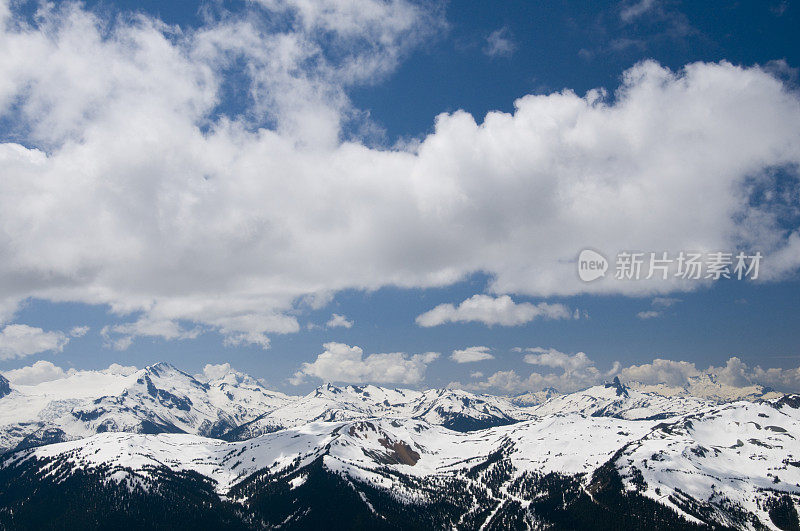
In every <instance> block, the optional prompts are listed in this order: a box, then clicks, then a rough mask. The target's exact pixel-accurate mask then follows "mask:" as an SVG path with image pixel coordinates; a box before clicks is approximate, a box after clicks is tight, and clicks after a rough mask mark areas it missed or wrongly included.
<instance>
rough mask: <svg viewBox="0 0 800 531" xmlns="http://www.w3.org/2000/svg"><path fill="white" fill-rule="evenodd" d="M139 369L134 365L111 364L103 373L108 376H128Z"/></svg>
mask: <svg viewBox="0 0 800 531" xmlns="http://www.w3.org/2000/svg"><path fill="white" fill-rule="evenodd" d="M138 370H139V369H138V368H137V367H136V366H134V365H120V364H119V363H112V364H111V365H109V366H108V369H105V370H104V372H106V373H108V374H121V375H122V376H130V375H131V374H133V373H135V372H136V371H138Z"/></svg>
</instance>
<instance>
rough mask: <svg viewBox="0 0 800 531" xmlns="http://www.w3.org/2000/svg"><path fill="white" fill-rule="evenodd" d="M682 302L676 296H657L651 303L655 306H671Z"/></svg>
mask: <svg viewBox="0 0 800 531" xmlns="http://www.w3.org/2000/svg"><path fill="white" fill-rule="evenodd" d="M679 302H681V300H680V299H676V298H674V297H655V298H654V299H653V302H652V303H651V304H652V305H653V307H654V308H670V307H672V306H675V305H676V304H678V303H679Z"/></svg>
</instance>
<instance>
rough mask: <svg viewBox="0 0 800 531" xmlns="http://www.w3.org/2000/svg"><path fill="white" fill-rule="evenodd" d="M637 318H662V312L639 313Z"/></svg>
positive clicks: (648, 311)
mask: <svg viewBox="0 0 800 531" xmlns="http://www.w3.org/2000/svg"><path fill="white" fill-rule="evenodd" d="M636 317H638V318H639V319H655V318H656V317H661V312H659V311H657V310H645V311H643V312H639V313H637V314H636Z"/></svg>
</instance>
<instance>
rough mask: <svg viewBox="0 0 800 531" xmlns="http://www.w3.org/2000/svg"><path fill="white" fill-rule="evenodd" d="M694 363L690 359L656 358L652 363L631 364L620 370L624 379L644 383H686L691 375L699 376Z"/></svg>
mask: <svg viewBox="0 0 800 531" xmlns="http://www.w3.org/2000/svg"><path fill="white" fill-rule="evenodd" d="M699 374H700V371H698V370H697V367H695V365H694V363H690V362H688V361H672V360H664V359H660V358H656V359H654V360H653V362H652V363H644V364H642V365H631V366H629V367H625V368H624V369H622V371H620V378H621V379H622V380H623V381H633V382H641V383H643V384H662V383H663V384H666V385H671V386H680V385H684V384H685V383H686V382H687V381H688V378H689V377H692V376H698V375H699Z"/></svg>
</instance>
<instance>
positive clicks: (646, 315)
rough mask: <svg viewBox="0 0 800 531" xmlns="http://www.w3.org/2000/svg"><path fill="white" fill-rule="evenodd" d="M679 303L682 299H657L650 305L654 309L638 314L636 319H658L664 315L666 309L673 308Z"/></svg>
mask: <svg viewBox="0 0 800 531" xmlns="http://www.w3.org/2000/svg"><path fill="white" fill-rule="evenodd" d="M679 302H681V299H676V298H674V297H655V298H654V299H653V300H652V301H651V303H650V306H651V307H652V308H653V309H650V310H644V311H641V312H639V313H637V314H636V317H638V318H639V319H642V320H646V319H656V318H658V317H661V316H662V315H664V310H665V309H667V308H671V307H673V306H675V305H676V304H678V303H679Z"/></svg>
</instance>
